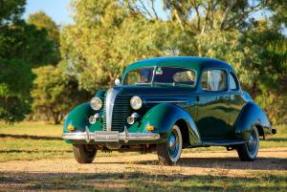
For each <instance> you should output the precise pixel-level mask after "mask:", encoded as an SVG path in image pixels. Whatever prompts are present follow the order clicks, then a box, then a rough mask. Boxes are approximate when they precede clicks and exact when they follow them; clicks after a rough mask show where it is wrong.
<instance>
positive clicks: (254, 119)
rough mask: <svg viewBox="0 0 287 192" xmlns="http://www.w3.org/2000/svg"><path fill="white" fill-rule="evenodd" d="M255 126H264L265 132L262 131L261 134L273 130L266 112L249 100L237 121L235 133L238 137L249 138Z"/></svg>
mask: <svg viewBox="0 0 287 192" xmlns="http://www.w3.org/2000/svg"><path fill="white" fill-rule="evenodd" d="M254 126H260V127H261V128H263V130H262V131H263V133H261V135H266V134H270V133H271V131H272V129H271V124H270V122H269V120H268V117H267V115H266V113H265V112H264V111H263V110H262V109H261V108H260V107H259V106H258V105H256V104H255V103H253V102H248V103H247V104H245V106H244V107H243V108H242V110H241V113H240V115H239V117H238V119H237V120H236V122H235V133H236V135H237V136H238V137H240V138H243V139H247V138H248V136H249V133H250V130H251V129H252V128H253V127H254Z"/></svg>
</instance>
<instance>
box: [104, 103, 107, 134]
mask: <svg viewBox="0 0 287 192" xmlns="http://www.w3.org/2000/svg"><path fill="white" fill-rule="evenodd" d="M103 101H104V102H103V131H106V130H107V121H106V102H105V100H104V99H103Z"/></svg>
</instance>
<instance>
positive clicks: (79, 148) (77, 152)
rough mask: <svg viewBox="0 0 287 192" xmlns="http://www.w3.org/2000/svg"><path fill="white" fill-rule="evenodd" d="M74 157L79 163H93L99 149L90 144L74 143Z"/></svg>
mask: <svg viewBox="0 0 287 192" xmlns="http://www.w3.org/2000/svg"><path fill="white" fill-rule="evenodd" d="M73 151H74V157H75V159H76V161H77V162H78V163H81V164H85V163H92V162H93V160H94V158H95V156H96V153H97V149H96V148H94V147H93V146H90V145H84V144H79V145H73Z"/></svg>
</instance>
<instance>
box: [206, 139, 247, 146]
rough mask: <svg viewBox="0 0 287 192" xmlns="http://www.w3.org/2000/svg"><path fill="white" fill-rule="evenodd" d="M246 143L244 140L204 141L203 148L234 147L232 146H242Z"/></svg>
mask: <svg viewBox="0 0 287 192" xmlns="http://www.w3.org/2000/svg"><path fill="white" fill-rule="evenodd" d="M244 143H246V141H243V140H236V141H232V140H221V141H203V142H202V146H232V145H241V144H244Z"/></svg>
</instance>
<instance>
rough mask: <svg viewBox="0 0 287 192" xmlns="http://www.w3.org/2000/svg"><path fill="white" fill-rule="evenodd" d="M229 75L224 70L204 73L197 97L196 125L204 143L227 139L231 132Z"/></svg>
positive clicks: (204, 71)
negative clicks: (229, 120)
mask: <svg viewBox="0 0 287 192" xmlns="http://www.w3.org/2000/svg"><path fill="white" fill-rule="evenodd" d="M227 75H228V73H227V71H226V70H224V69H217V68H215V69H213V68H210V69H205V70H203V71H202V74H201V78H200V82H199V83H200V86H199V91H198V95H197V109H198V113H197V117H196V124H197V127H198V130H199V133H200V135H201V138H202V140H203V141H215V140H222V139H225V138H226V137H227V135H228V133H229V132H230V131H231V130H230V126H229V125H228V112H229V106H228V102H229V94H228V86H227V85H228V83H227V82H228V81H227V80H228V78H227V77H228V76H227Z"/></svg>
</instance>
